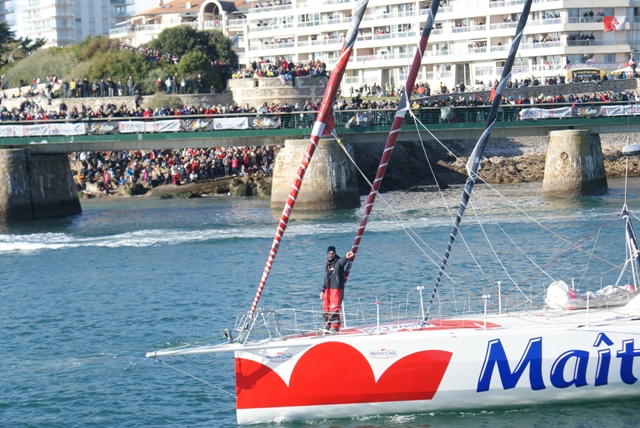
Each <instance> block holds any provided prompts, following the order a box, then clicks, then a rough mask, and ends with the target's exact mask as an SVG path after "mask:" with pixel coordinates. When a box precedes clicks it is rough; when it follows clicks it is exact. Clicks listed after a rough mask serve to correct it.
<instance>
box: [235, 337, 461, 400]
mask: <svg viewBox="0 0 640 428" xmlns="http://www.w3.org/2000/svg"><path fill="white" fill-rule="evenodd" d="M451 355H452V354H451V353H450V352H446V351H438V350H429V351H420V352H416V353H414V354H411V355H407V356H405V357H403V358H401V359H399V360H398V361H396V362H395V363H393V364H392V365H391V366H390V367H389V368H388V369H387V370H386V371H385V372H384V373H383V374H382V376H381V377H380V378H379V379H378V381H377V382H376V381H375V378H374V374H373V370H372V369H371V366H370V365H369V362H368V361H367V359H366V358H365V356H364V355H362V354H361V353H360V352H359V351H358V350H356V349H355V348H353V347H352V346H350V345H347V344H344V343H340V342H329V343H323V344H320V345H318V346H314V347H312V348H311V349H309V350H308V351H307V352H306V353H305V354H304V355H302V357H301V358H300V360H299V361H298V362H297V364H296V366H295V368H294V369H293V373H292V374H291V381H290V383H289V387H287V385H286V384H285V382H284V381H283V380H282V378H281V377H280V376H279V375H278V374H277V373H276V372H274V371H273V370H272V369H271V368H269V367H267V366H265V365H263V364H261V363H258V362H256V361H251V360H247V359H243V358H236V392H237V394H238V398H237V404H236V405H237V408H238V409H252V408H264V407H291V406H310V405H331V404H355V403H376V402H387V401H409V400H431V399H432V398H433V396H434V395H435V394H436V392H437V391H438V388H439V386H440V382H441V381H442V378H443V377H444V374H445V372H446V370H447V367H448V366H449V361H450V360H451ZM336 359H339V361H337V362H336V364H338V365H339V366H340V367H341V368H344V369H345V370H341V371H340V372H337V371H336V370H334V369H333V368H332V367H331V364H330V361H335V360H336Z"/></svg>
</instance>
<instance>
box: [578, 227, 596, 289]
mask: <svg viewBox="0 0 640 428" xmlns="http://www.w3.org/2000/svg"><path fill="white" fill-rule="evenodd" d="M601 231H602V229H598V234H597V235H596V238H595V239H594V240H593V246H592V247H591V254H590V257H589V259H588V260H587V263H586V264H585V266H584V270H583V271H582V276H581V277H580V281H578V286H580V284H582V280H583V279H584V278H585V275H586V274H587V269H589V263H591V259H592V258H593V253H594V251H595V249H596V245H597V243H598V239H599V238H600V232H601Z"/></svg>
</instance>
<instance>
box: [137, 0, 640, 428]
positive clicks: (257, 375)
mask: <svg viewBox="0 0 640 428" xmlns="http://www.w3.org/2000/svg"><path fill="white" fill-rule="evenodd" d="M366 5H367V1H366V0H359V1H358V2H357V4H356V6H355V8H354V13H353V21H352V25H351V28H350V29H349V32H348V33H347V36H346V37H345V44H344V46H343V49H342V50H341V55H340V59H339V61H338V66H337V67H336V70H334V72H333V73H332V75H331V79H330V81H329V84H328V86H327V93H325V98H324V100H323V103H322V106H323V109H322V110H321V111H320V112H319V114H318V119H317V122H316V124H315V126H314V129H313V132H312V135H311V138H310V144H309V148H308V149H307V152H306V154H305V156H304V158H303V159H302V161H301V166H300V169H299V170H298V173H297V175H296V177H295V179H294V184H293V186H292V190H291V194H290V196H289V199H288V201H287V203H286V205H285V209H284V211H283V214H282V216H281V219H280V222H279V224H278V227H277V232H276V235H275V237H274V240H273V244H272V247H271V251H270V253H269V257H268V260H267V263H266V266H265V269H264V272H263V275H262V278H261V281H260V284H259V287H258V290H257V292H256V296H255V299H254V301H253V304H252V306H251V309H250V310H249V311H248V312H246V313H244V314H242V315H241V316H239V317H238V319H237V320H236V324H235V327H234V328H233V329H226V330H225V336H226V342H224V343H222V344H215V345H197V346H196V345H194V346H191V345H185V346H181V347H177V348H171V349H163V350H158V351H153V352H149V353H148V354H147V357H149V358H156V359H166V358H168V357H175V356H193V355H198V354H217V353H226V352H231V353H233V354H234V358H235V378H236V381H235V382H236V413H237V420H238V423H239V424H251V423H264V422H274V421H276V422H278V421H289V420H291V421H292V420H313V419H325V418H327V417H328V416H330V417H331V418H343V417H350V418H351V417H357V416H365V415H380V414H412V413H424V412H432V411H448V410H472V409H487V408H498V407H521V406H528V405H532V404H543V403H551V402H556V401H558V400H562V401H573V400H575V401H579V400H586V399H591V400H594V399H604V398H614V397H615V398H624V397H632V396H640V388H639V387H638V376H640V369H637V368H634V365H636V366H637V364H634V363H635V361H634V360H635V358H636V357H637V356H640V343H638V344H637V345H636V344H635V339H636V338H638V337H639V334H640V324H639V322H640V321H639V320H640V297H637V296H636V291H637V287H638V284H637V279H636V278H637V273H638V269H640V264H639V258H640V251H639V249H638V244H637V239H636V236H635V232H634V230H633V226H632V224H631V218H630V215H629V212H628V210H627V207H626V204H625V206H624V208H623V210H622V213H621V215H622V217H623V218H624V220H625V230H626V242H627V259H626V262H627V263H625V266H624V268H623V271H625V272H629V271H631V273H632V274H633V284H631V285H629V286H628V287H624V286H621V285H620V283H616V284H615V285H614V286H613V287H614V288H615V289H616V290H617V289H620V293H615V295H616V298H615V299H608V298H606V297H604V298H600V300H599V301H598V304H595V300H593V297H592V296H590V295H589V294H581V293H580V292H579V290H576V289H575V288H573V287H569V286H566V287H563V286H562V284H556V285H554V287H553V288H551V286H550V288H549V290H550V291H548V292H547V298H548V300H549V302H556V303H557V302H558V300H559V299H558V295H560V297H565V298H566V300H567V301H569V302H570V301H572V299H573V301H574V303H575V302H578V301H579V302H580V303H581V304H580V305H573V306H571V307H569V306H570V305H566V306H567V307H564V308H551V307H550V305H547V307H543V308H541V309H538V310H532V309H527V310H526V311H506V310H505V311H503V310H502V307H501V305H500V306H499V310H498V311H497V312H496V313H490V312H489V311H488V310H487V306H486V304H487V299H488V298H489V296H488V295H485V296H483V298H484V310H483V311H482V312H480V313H479V314H477V315H469V314H466V315H456V316H451V317H446V316H438V317H437V318H436V317H433V316H432V308H433V305H434V302H435V301H436V298H437V295H438V290H439V287H440V283H441V280H442V278H443V277H444V276H445V275H446V274H445V269H446V267H447V264H448V259H449V255H450V254H451V248H452V246H453V243H454V241H455V239H456V237H457V236H458V228H459V226H460V222H461V221H462V217H463V214H464V212H465V209H466V207H467V204H468V203H469V201H470V198H471V194H472V190H473V186H474V184H475V181H476V180H477V179H478V177H479V176H478V169H479V167H480V162H481V158H482V154H483V151H484V147H485V145H486V144H487V141H488V138H489V135H490V133H491V128H492V126H493V123H494V122H495V117H496V112H497V108H498V105H499V103H500V99H501V97H502V93H503V91H504V88H505V86H506V82H507V80H508V77H509V73H510V70H511V66H512V65H513V59H514V58H515V52H516V51H517V47H518V44H519V42H520V39H521V37H522V32H523V28H524V26H525V24H526V17H527V16H528V13H529V9H530V6H531V0H527V1H526V2H525V3H524V8H523V13H522V15H521V20H520V22H519V24H518V28H517V30H516V37H515V38H514V42H513V44H512V51H511V52H510V56H509V59H508V60H507V63H506V65H505V67H504V72H503V76H502V79H501V81H500V83H499V85H498V88H496V95H495V97H494V103H493V105H492V109H491V111H490V113H489V115H488V118H487V129H486V130H485V132H484V133H483V134H482V136H481V137H480V138H479V140H478V144H477V145H476V147H475V149H474V151H473V154H472V155H471V157H470V159H469V163H468V164H467V170H468V175H469V178H468V180H467V183H466V185H465V188H464V192H463V196H462V201H461V203H460V206H459V209H458V212H457V215H456V216H455V219H454V222H453V223H454V225H453V229H452V232H451V234H450V235H449V242H448V243H447V247H446V250H445V252H444V256H443V257H442V261H441V263H440V267H439V269H438V273H437V275H436V279H435V284H434V286H433V290H432V292H431V294H430V297H429V299H428V301H427V302H425V301H424V300H423V299H422V297H423V291H424V287H417V292H418V293H419V296H420V308H421V310H420V313H419V314H418V315H417V316H414V317H410V316H408V317H406V318H400V317H396V318H394V319H391V320H388V319H384V318H383V317H382V316H380V315H379V313H376V316H375V317H373V318H365V317H358V318H357V319H356V318H348V319H345V320H344V324H343V327H342V329H341V330H340V331H339V333H337V334H328V333H327V332H326V331H324V330H319V329H318V328H317V326H318V323H317V322H314V321H313V320H314V314H310V313H304V314H302V313H301V312H297V311H295V310H292V309H288V310H280V311H267V310H263V309H262V308H261V307H260V306H259V300H260V296H261V295H262V291H263V289H264V287H265V284H266V281H267V277H268V275H269V271H270V269H271V266H272V264H273V263H274V259H275V257H276V254H277V251H278V248H279V245H280V242H281V238H282V235H283V234H284V233H285V230H286V228H287V223H288V220H289V218H290V215H291V212H292V210H293V207H294V205H295V200H296V197H297V194H298V191H299V189H300V186H301V183H302V180H303V178H304V173H305V171H306V168H307V166H308V165H309V162H310V161H311V158H312V156H313V152H314V150H315V146H316V145H317V143H318V140H319V138H320V137H321V136H322V135H325V134H327V133H331V134H333V136H334V138H336V137H337V136H336V134H335V130H331V128H332V123H331V116H332V114H331V110H330V109H331V106H332V105H333V101H334V99H335V93H336V90H337V87H338V85H339V80H340V78H341V77H342V74H343V72H344V66H346V64H347V62H348V60H349V55H350V52H351V50H352V47H353V43H354V42H355V39H356V36H357V29H358V25H359V20H360V19H361V18H362V16H363V14H364V10H365V8H366ZM438 6H439V2H433V4H432V6H431V9H430V10H429V14H428V16H427V21H426V23H425V26H424V28H423V32H422V35H421V39H420V43H419V45H418V49H417V51H416V58H415V60H414V63H413V66H412V68H411V71H410V73H409V77H408V78H407V84H406V88H412V87H413V85H414V83H415V77H416V75H417V69H418V68H419V65H420V62H421V58H422V55H423V52H424V50H425V47H426V44H427V40H428V36H429V33H430V31H431V28H432V26H433V20H434V17H435V15H436V13H437V10H438ZM404 92H405V93H404V94H403V95H402V97H401V100H400V106H399V108H398V112H397V113H396V119H397V120H394V124H393V125H392V128H391V132H390V134H389V139H388V141H387V145H386V147H385V150H384V154H383V156H382V159H381V162H380V166H379V168H378V171H377V174H376V178H375V179H374V181H373V182H372V184H371V192H370V194H369V197H368V199H367V203H366V205H365V208H364V215H363V218H362V220H361V222H360V226H359V227H358V233H357V235H356V238H355V240H354V244H353V246H352V248H351V251H352V252H353V253H354V255H355V254H357V251H358V248H359V246H360V243H361V238H362V236H363V233H364V230H365V227H366V225H367V222H368V219H369V215H370V213H371V209H372V207H373V202H374V201H375V198H376V196H377V195H378V189H379V186H380V183H381V181H382V177H383V175H384V171H385V169H386V165H387V164H388V160H389V156H390V154H391V151H392V150H393V146H394V145H395V138H396V136H397V131H398V130H399V127H400V125H401V123H402V122H403V120H404V117H405V113H406V112H407V111H408V107H409V105H410V103H409V95H410V94H409V92H410V91H404ZM327 131H328V132H327ZM332 131H333V132H332ZM638 153H640V148H639V147H630V148H629V149H628V150H626V153H625V154H627V155H630V156H631V155H636V154H638ZM354 262H355V257H354V259H353V260H352V261H351V262H350V264H348V265H347V267H346V273H345V277H346V278H348V277H349V273H350V271H351V270H350V266H351V265H352V264H353V263H354ZM621 278H622V274H621V276H620V278H619V282H620V281H621ZM565 285H566V284H565ZM558 286H560V288H559V289H560V291H564V292H565V295H562V294H561V293H558ZM500 299H501V294H500V295H499V296H498V300H499V301H500ZM560 300H561V299H560ZM330 361H338V362H339V365H340V366H341V367H343V368H345V370H343V371H342V372H341V373H340V375H339V384H338V383H336V385H335V386H333V387H319V386H320V385H326V384H327V379H326V376H327V374H326V372H325V371H324V370H321V369H320V368H321V367H324V366H326V365H327V364H328V362H330Z"/></svg>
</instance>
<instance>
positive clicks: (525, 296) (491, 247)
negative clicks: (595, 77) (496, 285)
mask: <svg viewBox="0 0 640 428" xmlns="http://www.w3.org/2000/svg"><path fill="white" fill-rule="evenodd" d="M471 211H473V213H474V215H475V217H476V220H477V222H478V226H480V230H481V231H482V234H483V235H484V239H485V241H487V244H489V248H490V249H491V252H492V253H493V255H494V257H495V258H496V260H497V261H498V263H499V264H500V266H501V267H502V270H503V271H504V273H505V274H507V277H508V278H509V279H510V280H511V282H512V283H513V285H514V286H515V287H516V290H518V291H519V292H520V293H521V294H522V295H523V296H524V298H525V299H527V300H528V301H529V302H531V299H529V297H527V295H526V294H525V293H524V292H523V291H522V290H521V289H520V287H519V286H518V283H517V282H516V280H515V279H513V277H512V276H511V274H510V273H509V271H508V269H507V267H506V266H505V265H504V263H502V259H501V258H500V256H498V253H497V252H496V250H495V247H494V246H493V244H492V243H491V240H490V239H489V236H488V235H487V232H486V230H485V229H484V226H483V225H482V222H481V221H480V217H478V212H477V211H476V209H475V206H474V205H473V203H472V204H471Z"/></svg>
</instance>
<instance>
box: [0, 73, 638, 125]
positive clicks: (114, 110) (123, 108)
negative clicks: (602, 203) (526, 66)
mask: <svg viewBox="0 0 640 428" xmlns="http://www.w3.org/2000/svg"><path fill="white" fill-rule="evenodd" d="M528 84H529V83H527V84H526V85H528ZM548 84H555V83H548ZM494 85H495V82H494ZM526 85H525V86H526ZM375 86H376V85H372V86H367V85H363V86H362V87H359V88H355V89H354V90H353V94H354V96H352V97H351V98H350V99H347V98H341V99H338V100H337V101H336V103H335V106H334V109H335V110H336V111H341V110H369V109H371V110H378V109H396V108H397V105H398V101H397V99H386V100H385V99H382V100H374V99H372V97H373V96H368V95H367V94H369V93H371V91H370V88H371V87H375ZM508 87H510V88H519V87H523V86H520V82H518V81H517V80H516V81H515V82H514V83H513V84H511V85H508ZM539 87H540V89H541V94H540V95H538V96H533V97H524V96H522V95H508V96H505V97H503V100H502V102H503V103H505V104H545V103H565V102H567V103H575V102H585V103H586V102H611V101H640V96H639V95H638V93H637V92H635V91H621V92H611V91H600V92H593V93H590V94H577V93H568V94H565V95H554V96H551V95H547V96H545V95H544V93H543V92H544V89H543V88H544V86H539ZM465 89H466V88H465V87H464V84H462V83H461V84H460V85H457V86H456V88H455V89H454V90H453V91H451V92H440V91H439V92H438V93H436V94H432V93H431V89H430V87H429V85H428V84H427V83H423V82H420V83H417V84H416V85H415V86H414V88H413V91H412V93H413V95H412V97H411V98H412V99H413V100H414V101H413V103H412V107H414V108H419V107H442V106H459V107H463V106H467V107H475V106H481V105H489V104H490V103H491V100H490V97H486V96H482V95H481V94H478V93H476V92H466V93H465V92H464V90H465ZM397 90H398V92H399V93H402V92H403V91H404V88H403V87H399V88H398V89H397ZM363 95H364V97H363ZM321 103H322V100H320V99H317V100H315V101H311V100H307V101H305V102H304V103H300V102H296V103H293V104H292V103H288V102H284V103H275V102H272V103H270V104H269V103H267V102H263V103H262V104H260V105H258V106H251V105H249V103H245V104H243V105H239V104H237V103H236V104H229V105H222V104H218V105H207V106H206V107H204V106H183V107H182V108H174V107H170V106H161V107H158V108H156V109H155V110H152V109H150V108H144V107H136V108H129V107H128V106H127V105H126V104H125V103H122V104H121V105H120V106H117V105H116V104H111V103H108V104H106V105H102V106H99V107H97V108H95V109H94V108H92V107H91V106H87V105H85V104H84V103H82V104H81V105H80V106H79V107H78V106H75V105H74V106H72V107H68V106H67V104H66V102H65V101H64V100H63V101H62V102H61V103H60V105H59V108H58V110H52V109H47V108H46V107H43V106H42V104H38V103H37V102H36V100H34V99H29V100H25V101H23V102H22V103H21V104H20V105H19V106H18V107H13V108H10V109H9V108H7V107H0V121H3V122H9V121H11V122H19V121H36V122H44V121H48V120H67V121H70V120H72V121H76V120H92V119H117V118H153V117H174V118H179V117H183V116H189V115H198V116H201V117H205V118H206V117H214V116H216V115H222V114H240V115H241V114H269V113H292V112H301V113H303V112H308V111H317V110H319V109H320V106H321Z"/></svg>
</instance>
